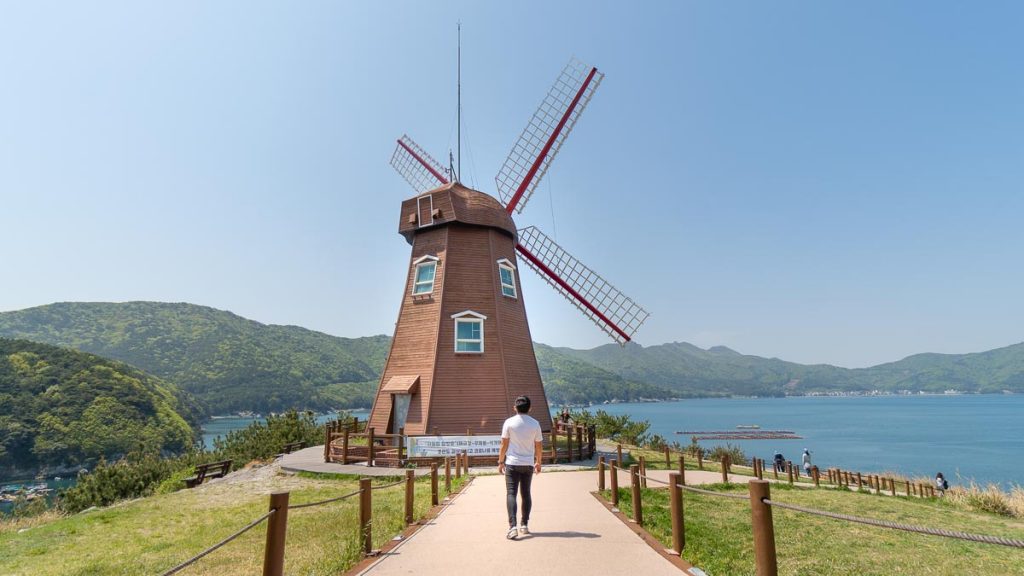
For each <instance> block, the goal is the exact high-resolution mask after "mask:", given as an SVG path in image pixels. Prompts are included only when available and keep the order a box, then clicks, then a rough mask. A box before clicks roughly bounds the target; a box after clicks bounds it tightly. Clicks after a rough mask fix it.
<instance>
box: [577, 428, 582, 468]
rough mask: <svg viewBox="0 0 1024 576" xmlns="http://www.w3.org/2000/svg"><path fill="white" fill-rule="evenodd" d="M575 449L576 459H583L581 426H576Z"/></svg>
mask: <svg viewBox="0 0 1024 576" xmlns="http://www.w3.org/2000/svg"><path fill="white" fill-rule="evenodd" d="M576 451H577V456H578V457H577V460H583V426H582V425H577V426H576Z"/></svg>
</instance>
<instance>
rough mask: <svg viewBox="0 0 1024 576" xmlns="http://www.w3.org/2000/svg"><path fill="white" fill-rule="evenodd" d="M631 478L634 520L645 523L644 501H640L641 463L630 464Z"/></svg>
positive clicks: (640, 523)
mask: <svg viewBox="0 0 1024 576" xmlns="http://www.w3.org/2000/svg"><path fill="white" fill-rule="evenodd" d="M629 480H630V485H631V487H632V488H633V521H634V522H636V523H637V524H638V525H640V526H643V525H644V511H643V503H642V502H640V465H639V464H631V465H630V466H629Z"/></svg>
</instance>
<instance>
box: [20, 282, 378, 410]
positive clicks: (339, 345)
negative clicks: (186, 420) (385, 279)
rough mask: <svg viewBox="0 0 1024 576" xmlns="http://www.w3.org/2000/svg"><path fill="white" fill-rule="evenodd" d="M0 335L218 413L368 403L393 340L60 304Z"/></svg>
mask: <svg viewBox="0 0 1024 576" xmlns="http://www.w3.org/2000/svg"><path fill="white" fill-rule="evenodd" d="M0 335H2V336H7V337H11V338H24V339H26V340H33V341H37V342H44V343H47V344H53V345H56V346H65V347H69V348H75V349H77V350H82V351H84V352H89V353H91V354H96V355H98V356H103V357H106V358H113V359H115V360H120V361H122V362H125V363H127V364H131V365H132V366H135V367H137V368H139V369H142V370H144V371H146V372H148V373H150V374H153V375H155V376H158V377H160V378H164V379H166V380H169V381H171V382H174V383H175V384H177V385H178V386H180V387H181V388H183V389H184V390H187V391H189V392H191V393H192V394H193V395H195V397H196V398H197V399H198V400H199V401H200V402H201V403H202V404H203V405H204V406H206V407H207V409H208V410H209V411H210V412H211V413H213V414H224V413H229V412H236V411H243V410H253V411H258V412H267V411H276V410H283V409H286V408H291V407H299V408H309V409H313V410H328V409H331V408H335V407H337V406H339V405H344V404H359V403H364V404H365V403H367V402H368V401H369V398H370V397H369V396H368V394H371V393H369V392H367V389H368V386H367V383H369V382H373V383H374V384H376V380H377V378H378V375H379V374H380V370H381V368H382V366H383V364H384V358H385V357H386V356H387V352H388V347H389V346H390V338H388V337H386V336H371V337H368V338H355V339H352V338H339V337H335V336H329V335H327V334H323V333H321V332H314V331H313V330H307V329H305V328H300V327H298V326H276V325H266V324H261V323H259V322H255V321H253V320H248V319H245V318H242V317H241V316H238V315H235V314H233V313H231V312H225V311H222V310H216V309H214V308H209V307H206V306H197V305H194V304H185V303H164V302H126V303H94V302H61V303H57V304H50V305H47V306H39V307H36V308H28V309H25V310H18V311H14V312H4V313H0Z"/></svg>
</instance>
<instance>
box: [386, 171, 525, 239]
mask: <svg viewBox="0 0 1024 576" xmlns="http://www.w3.org/2000/svg"><path fill="white" fill-rule="evenodd" d="M427 197H429V200H427V201H424V202H420V201H419V200H420V199H421V198H427ZM431 205H432V206H433V208H434V210H439V211H440V214H439V216H438V217H436V218H431V213H430V209H429V207H430V206H431ZM452 222H461V223H463V224H473V225H476V226H486V227H489V228H496V229H499V230H504V231H505V232H506V233H507V234H509V235H510V236H512V237H515V235H516V225H515V222H513V221H512V217H511V216H509V215H508V213H506V212H505V209H504V208H503V207H502V206H501V203H500V202H498V201H497V200H495V199H494V198H492V197H491V196H488V195H487V194H484V193H483V192H478V191H476V190H471V189H469V188H466V187H464V186H462V185H461V184H455V183H453V184H448V185H446V186H442V187H441V188H437V189H435V190H431V191H430V192H427V193H425V194H420V195H419V196H416V197H415V198H410V199H408V200H406V201H404V202H402V211H401V215H400V216H399V219H398V232H399V234H402V235H403V236H405V238H406V240H408V241H409V243H410V244H412V243H413V238H414V236H415V235H416V234H417V233H419V232H420V231H422V230H423V229H424V228H427V227H430V226H443V225H445V224H449V223H452ZM420 223H426V226H420Z"/></svg>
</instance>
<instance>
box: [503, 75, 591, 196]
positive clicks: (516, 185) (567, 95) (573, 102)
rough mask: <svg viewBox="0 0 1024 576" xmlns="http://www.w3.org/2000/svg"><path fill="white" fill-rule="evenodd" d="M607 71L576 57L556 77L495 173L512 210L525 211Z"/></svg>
mask: <svg viewBox="0 0 1024 576" xmlns="http://www.w3.org/2000/svg"><path fill="white" fill-rule="evenodd" d="M603 78H604V74H602V73H600V72H598V71H597V68H593V67H591V66H588V65H587V64H584V63H583V62H580V61H579V60H577V59H575V58H573V59H571V60H569V64H567V65H566V67H565V69H563V70H562V73H561V74H560V75H559V76H558V79H556V80H555V84H554V85H553V86H552V87H551V90H549V91H548V94H547V96H546V97H545V98H544V101H543V102H541V104H540V107H539V108H537V111H536V112H534V113H533V117H532V118H531V119H530V122H529V124H527V125H526V128H525V129H523V132H522V134H520V135H519V139H518V140H516V143H515V144H514V145H513V146H512V151H511V152H509V155H508V158H506V159H505V163H504V164H503V165H502V166H501V170H499V171H498V175H497V176H495V177H494V182H495V184H496V186H497V189H498V195H499V198H500V199H501V202H502V204H504V205H505V207H506V208H507V210H508V212H509V214H511V213H512V212H513V211H516V212H522V211H523V207H525V206H526V203H527V201H529V199H530V197H531V196H532V195H533V191H534V190H535V189H536V188H537V184H539V183H540V181H541V179H543V178H544V174H546V173H547V171H548V166H550V165H551V161H552V160H553V159H554V158H555V156H556V155H557V154H558V151H559V150H560V149H561V148H562V144H563V143H564V142H565V139H566V137H568V136H569V133H570V132H572V129H573V127H574V126H575V125H576V121H577V120H579V117H580V114H582V113H583V109H584V108H586V107H587V104H588V103H589V102H590V99H591V98H592V97H593V96H594V92H595V91H596V90H597V87H598V86H599V85H600V84H601V80H602V79H603Z"/></svg>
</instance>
